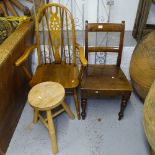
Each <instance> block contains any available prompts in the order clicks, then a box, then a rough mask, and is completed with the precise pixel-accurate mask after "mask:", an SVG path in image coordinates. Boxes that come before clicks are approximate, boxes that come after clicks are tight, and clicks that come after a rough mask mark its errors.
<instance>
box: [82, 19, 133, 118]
mask: <svg viewBox="0 0 155 155" xmlns="http://www.w3.org/2000/svg"><path fill="white" fill-rule="evenodd" d="M124 29H125V23H124V22H122V23H121V24H114V23H88V21H87V22H86V28H85V57H86V59H87V60H88V55H89V53H90V52H115V53H118V57H117V63H116V65H112V64H110V65H108V64H105V65H102V64H92V65H88V67H86V68H85V69H84V73H83V76H82V81H81V107H82V113H81V115H82V119H85V117H86V106H87V98H89V97H93V96H95V97H100V96H122V102H121V108H120V112H119V114H118V115H119V120H120V119H121V118H122V117H123V116H124V110H125V108H126V106H127V102H128V99H129V98H130V95H131V91H132V89H131V86H130V84H129V82H128V80H127V78H126V77H125V75H124V73H123V71H122V69H121V67H120V64H121V57H122V49H123V40H124ZM90 32H118V33H120V40H119V46H118V47H105V46H102V47H89V46H88V33H90Z"/></svg>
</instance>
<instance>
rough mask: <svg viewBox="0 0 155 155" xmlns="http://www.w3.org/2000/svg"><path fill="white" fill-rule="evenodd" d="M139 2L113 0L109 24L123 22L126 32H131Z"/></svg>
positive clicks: (135, 0)
mask: <svg viewBox="0 0 155 155" xmlns="http://www.w3.org/2000/svg"><path fill="white" fill-rule="evenodd" d="M138 3H139V0H114V5H113V6H112V9H111V20H110V21H111V22H121V21H122V20H125V22H126V30H132V29H133V26H134V22H135V18H136V13H137V8H138Z"/></svg>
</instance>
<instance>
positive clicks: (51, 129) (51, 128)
mask: <svg viewBox="0 0 155 155" xmlns="http://www.w3.org/2000/svg"><path fill="white" fill-rule="evenodd" d="M46 114H47V120H48V131H49V135H50V139H51V144H52V150H53V153H54V154H56V153H58V146H57V140H56V135H55V128H54V123H53V118H52V114H51V111H50V110H48V111H47V112H46Z"/></svg>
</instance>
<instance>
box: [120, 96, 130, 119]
mask: <svg viewBox="0 0 155 155" xmlns="http://www.w3.org/2000/svg"><path fill="white" fill-rule="evenodd" d="M130 95H131V93H130V94H129V95H127V96H122V101H121V107H120V112H119V113H118V116H119V117H118V120H121V119H122V118H123V117H124V111H125V109H126V106H127V103H128V100H129V98H130Z"/></svg>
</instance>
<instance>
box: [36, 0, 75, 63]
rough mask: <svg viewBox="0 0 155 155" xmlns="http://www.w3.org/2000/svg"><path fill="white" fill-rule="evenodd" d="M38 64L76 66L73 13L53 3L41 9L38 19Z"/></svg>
mask: <svg viewBox="0 0 155 155" xmlns="http://www.w3.org/2000/svg"><path fill="white" fill-rule="evenodd" d="M36 40H37V48H38V50H37V51H38V63H39V65H40V64H46V63H52V62H54V63H57V64H60V63H68V64H76V51H75V43H76V36H75V25H74V20H73V17H72V15H71V12H70V11H69V10H68V9H67V8H66V7H64V6H63V5H60V4H56V3H51V4H47V5H44V6H42V7H41V8H40V10H39V13H38V14H37V17H36Z"/></svg>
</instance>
